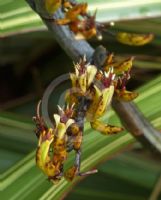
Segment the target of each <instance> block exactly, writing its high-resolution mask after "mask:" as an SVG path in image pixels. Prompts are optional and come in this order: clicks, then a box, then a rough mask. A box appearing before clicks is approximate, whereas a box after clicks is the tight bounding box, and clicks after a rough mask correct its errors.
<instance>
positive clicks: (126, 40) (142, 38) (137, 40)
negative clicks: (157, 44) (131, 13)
mask: <svg viewBox="0 0 161 200" xmlns="http://www.w3.org/2000/svg"><path fill="white" fill-rule="evenodd" d="M153 38H154V35H153V34H151V33H150V34H136V33H126V32H119V33H117V35H116V39H117V40H118V41H119V42H121V43H123V44H127V45H132V46H142V45H145V44H147V43H149V42H151V41H152V40H153Z"/></svg>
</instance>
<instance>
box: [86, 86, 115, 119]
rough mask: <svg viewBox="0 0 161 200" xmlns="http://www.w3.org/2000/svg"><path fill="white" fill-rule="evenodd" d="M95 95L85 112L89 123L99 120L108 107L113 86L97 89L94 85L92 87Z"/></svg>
mask: <svg viewBox="0 0 161 200" xmlns="http://www.w3.org/2000/svg"><path fill="white" fill-rule="evenodd" d="M94 90H95V94H94V96H93V101H92V103H91V105H90V107H89V109H88V111H87V115H86V117H87V119H88V120H89V121H94V120H96V119H98V118H100V117H101V116H102V115H103V114H104V112H105V111H106V108H107V107H108V106H109V105H110V103H111V100H112V97H113V94H114V86H113V85H111V86H109V87H108V88H104V89H99V88H98V87H97V86H96V85H95V86H94Z"/></svg>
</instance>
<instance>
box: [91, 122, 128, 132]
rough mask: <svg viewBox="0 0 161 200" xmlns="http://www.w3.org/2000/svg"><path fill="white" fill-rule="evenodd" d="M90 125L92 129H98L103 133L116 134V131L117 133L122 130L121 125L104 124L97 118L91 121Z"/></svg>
mask: <svg viewBox="0 0 161 200" xmlns="http://www.w3.org/2000/svg"><path fill="white" fill-rule="evenodd" d="M91 127H92V128H93V129H95V130H97V131H99V132H100V133H102V134H103V135H112V134H117V133H119V132H121V131H123V130H124V129H123V128H122V127H116V126H112V125H107V124H104V123H103V122H101V121H99V120H96V121H94V122H91Z"/></svg>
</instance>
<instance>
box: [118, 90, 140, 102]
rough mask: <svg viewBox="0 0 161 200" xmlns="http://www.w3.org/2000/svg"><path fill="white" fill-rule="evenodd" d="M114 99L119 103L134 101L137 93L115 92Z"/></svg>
mask: <svg viewBox="0 0 161 200" xmlns="http://www.w3.org/2000/svg"><path fill="white" fill-rule="evenodd" d="M115 94H116V98H117V99H119V100H121V101H127V102H128V101H132V100H134V99H135V98H136V97H137V96H138V95H139V93H138V92H130V91H127V90H115Z"/></svg>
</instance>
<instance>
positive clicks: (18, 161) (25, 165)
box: [0, 0, 161, 200]
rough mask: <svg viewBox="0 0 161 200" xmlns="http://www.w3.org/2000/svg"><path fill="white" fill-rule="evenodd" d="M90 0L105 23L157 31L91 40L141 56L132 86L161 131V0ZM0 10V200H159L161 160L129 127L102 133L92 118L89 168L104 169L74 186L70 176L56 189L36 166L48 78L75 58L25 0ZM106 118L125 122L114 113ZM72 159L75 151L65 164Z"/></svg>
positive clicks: (86, 151) (86, 156) (122, 54)
mask: <svg viewBox="0 0 161 200" xmlns="http://www.w3.org/2000/svg"><path fill="white" fill-rule="evenodd" d="M87 2H89V5H90V10H91V12H93V11H94V10H95V8H98V20H99V21H102V22H104V23H108V22H110V21H111V20H114V21H115V26H114V27H112V28H111V29H110V30H112V31H119V30H124V31H129V32H144V33H149V32H153V33H154V34H155V39H154V40H153V42H152V43H150V44H148V45H146V46H143V47H129V46H126V45H123V44H119V43H118V42H117V41H116V40H115V39H114V38H112V37H111V36H109V35H107V34H104V36H103V40H102V41H101V42H98V41H96V40H95V39H92V40H90V41H89V42H90V43H91V45H92V46H94V47H96V46H97V45H99V44H103V45H104V46H105V47H107V49H108V50H109V51H111V52H115V54H116V56H117V57H118V59H122V58H127V57H129V56H135V61H134V67H133V71H132V73H133V76H132V80H131V81H130V82H129V85H128V86H129V88H131V89H136V90H138V91H139V92H140V96H139V97H138V98H137V99H136V103H137V105H138V106H139V108H140V110H141V111H142V112H143V113H144V114H145V116H146V117H147V118H148V119H149V120H150V121H151V122H152V123H153V124H154V126H155V127H156V128H158V129H159V130H160V129H161V103H160V100H161V73H160V72H161V22H160V19H161V18H160V16H161V0H146V1H145V0H142V1H139V0H134V1H130V0H111V1H110V0H109V1H103V0H100V1H98V0H93V1H92V0H88V1H87ZM0 13H1V15H0V20H1V21H0V37H1V39H0V97H1V98H0V180H1V182H0V191H1V192H0V199H4V200H11V199H12V200H14V199H15V200H17V199H19V200H22V199H31V200H32V199H33V200H36V199H45V200H46V199H48V200H49V199H54V200H55V199H61V198H62V196H63V197H64V198H65V199H67V200H69V199H70V200H74V199H78V200H85V199H87V198H88V199H101V200H147V199H149V200H156V199H158V200H159V199H161V195H160V197H159V190H160V189H161V161H160V160H159V159H158V158H157V157H154V156H153V155H151V154H149V153H148V152H147V151H146V150H145V149H144V148H143V147H142V146H141V145H140V144H138V143H137V141H135V140H134V138H132V136H131V135H130V134H129V133H126V132H124V133H122V134H120V135H119V136H112V137H104V136H102V135H99V133H96V132H95V131H91V130H90V128H89V125H88V124H86V131H85V139H84V144H83V158H82V163H83V170H84V169H86V168H90V167H91V166H93V165H94V166H96V165H97V167H98V169H99V173H98V174H95V175H92V176H89V177H87V178H85V179H84V180H82V181H81V182H79V183H77V185H76V186H72V187H71V185H70V184H67V183H66V182H65V181H63V182H62V183H61V184H60V185H58V186H54V187H53V186H52V184H51V183H50V182H48V181H47V179H46V177H45V176H44V175H43V174H42V173H41V172H40V171H39V169H37V167H36V166H35V161H34V154H35V149H36V146H37V139H36V137H35V135H34V133H33V130H34V124H33V122H32V116H33V115H34V114H35V107H36V104H37V101H38V100H39V99H40V98H41V97H42V95H43V92H44V90H45V88H46V87H47V86H48V84H49V83H50V82H51V81H52V80H53V79H54V78H56V77H58V76H59V75H61V74H64V73H67V72H69V71H72V70H73V68H72V61H71V60H70V59H69V58H68V57H67V55H65V53H64V52H63V51H62V49H61V48H60V47H59V45H58V44H57V43H56V42H55V41H54V39H53V36H52V33H50V32H48V31H47V29H46V28H45V26H44V25H43V23H42V21H41V20H40V18H39V17H38V16H37V15H36V14H35V13H34V12H33V11H32V10H31V9H30V7H29V6H28V5H27V3H26V2H25V1H23V0H21V1H20V0H6V1H2V0H0ZM130 19H131V20H130ZM66 87H68V84H67V85H66ZM64 90H65V87H64V85H61V86H60V87H59V88H58V89H57V90H56V91H55V92H54V94H53V95H52V98H51V102H50V109H49V110H50V113H53V112H54V111H55V109H56V105H57V104H58V100H59V97H60V95H61V94H62V92H63V91H64ZM104 120H105V121H107V120H109V121H110V122H111V123H115V124H119V123H120V122H119V119H118V118H117V116H116V115H115V114H114V112H113V111H110V112H109V113H108V114H107V115H106V116H105V118H104ZM95 141H97V144H96V142H95ZM116 153H117V154H116ZM72 158H73V155H71V159H70V160H69V162H68V164H67V166H68V165H70V164H71V163H72ZM107 158H108V160H107ZM98 164H99V165H98ZM69 189H70V193H69V194H68V195H66V193H67V191H69Z"/></svg>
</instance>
